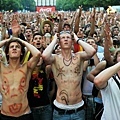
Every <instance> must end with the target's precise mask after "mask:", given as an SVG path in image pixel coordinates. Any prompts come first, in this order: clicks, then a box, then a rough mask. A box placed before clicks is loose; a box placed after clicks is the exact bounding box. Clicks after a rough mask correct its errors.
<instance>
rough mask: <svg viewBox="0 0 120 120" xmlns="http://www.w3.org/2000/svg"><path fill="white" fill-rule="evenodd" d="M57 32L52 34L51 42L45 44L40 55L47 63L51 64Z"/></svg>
mask: <svg viewBox="0 0 120 120" xmlns="http://www.w3.org/2000/svg"><path fill="white" fill-rule="evenodd" d="M57 41H58V40H57V33H56V34H55V35H54V38H53V40H52V42H51V43H50V44H49V45H48V46H47V48H46V49H45V50H44V51H43V53H42V57H43V59H44V60H45V62H46V63H47V64H51V63H52V62H53V61H54V56H53V55H52V52H53V49H54V46H55V45H56V43H57Z"/></svg>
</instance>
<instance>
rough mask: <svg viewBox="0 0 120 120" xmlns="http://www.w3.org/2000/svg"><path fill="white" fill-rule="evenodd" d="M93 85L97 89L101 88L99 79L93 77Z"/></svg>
mask: <svg viewBox="0 0 120 120" xmlns="http://www.w3.org/2000/svg"><path fill="white" fill-rule="evenodd" d="M94 84H95V86H96V87H97V88H101V86H102V81H101V78H99V77H95V78H94Z"/></svg>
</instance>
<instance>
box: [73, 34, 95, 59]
mask: <svg viewBox="0 0 120 120" xmlns="http://www.w3.org/2000/svg"><path fill="white" fill-rule="evenodd" d="M74 39H75V41H76V42H77V43H78V44H80V45H81V46H82V47H83V49H84V51H83V52H81V57H82V58H83V59H84V60H88V59H90V58H91V57H92V56H93V55H94V54H95V53H96V50H95V49H94V48H93V47H92V46H91V45H89V44H88V43H86V42H84V41H82V40H81V39H79V38H78V37H77V35H76V34H75V33H74Z"/></svg>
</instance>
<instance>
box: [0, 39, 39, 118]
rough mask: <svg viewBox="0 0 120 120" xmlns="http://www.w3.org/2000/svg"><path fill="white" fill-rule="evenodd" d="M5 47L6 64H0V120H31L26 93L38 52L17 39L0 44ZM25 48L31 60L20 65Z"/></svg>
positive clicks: (37, 58)
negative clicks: (0, 99)
mask: <svg viewBox="0 0 120 120" xmlns="http://www.w3.org/2000/svg"><path fill="white" fill-rule="evenodd" d="M4 45H5V47H6V48H5V53H6V56H7V60H8V64H7V65H5V64H3V63H2V62H1V63H0V91H1V94H2V106H1V115H0V120H12V119H15V118H16V120H18V119H19V120H33V119H32V115H31V110H30V107H29V105H28V100H27V91H28V87H29V80H30V77H31V73H32V71H33V69H34V68H35V66H36V65H37V63H38V61H39V58H40V54H41V53H40V52H39V50H37V49H36V48H35V47H34V46H33V45H31V44H29V43H28V42H26V41H23V40H21V39H19V38H15V37H12V38H11V39H7V40H3V41H1V42H0V47H2V46H4ZM24 47H26V48H27V49H28V50H29V51H30V52H31V53H32V58H31V59H30V60H29V61H28V62H26V63H24V64H22V58H23V57H24V51H25V48H24Z"/></svg>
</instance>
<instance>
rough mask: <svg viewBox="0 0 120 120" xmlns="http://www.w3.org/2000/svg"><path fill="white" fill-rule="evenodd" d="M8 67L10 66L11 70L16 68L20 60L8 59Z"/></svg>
mask: <svg viewBox="0 0 120 120" xmlns="http://www.w3.org/2000/svg"><path fill="white" fill-rule="evenodd" d="M9 67H10V68H12V69H13V70H16V69H17V68H19V67H20V61H19V59H14V60H13V59H12V60H11V59H9Z"/></svg>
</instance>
